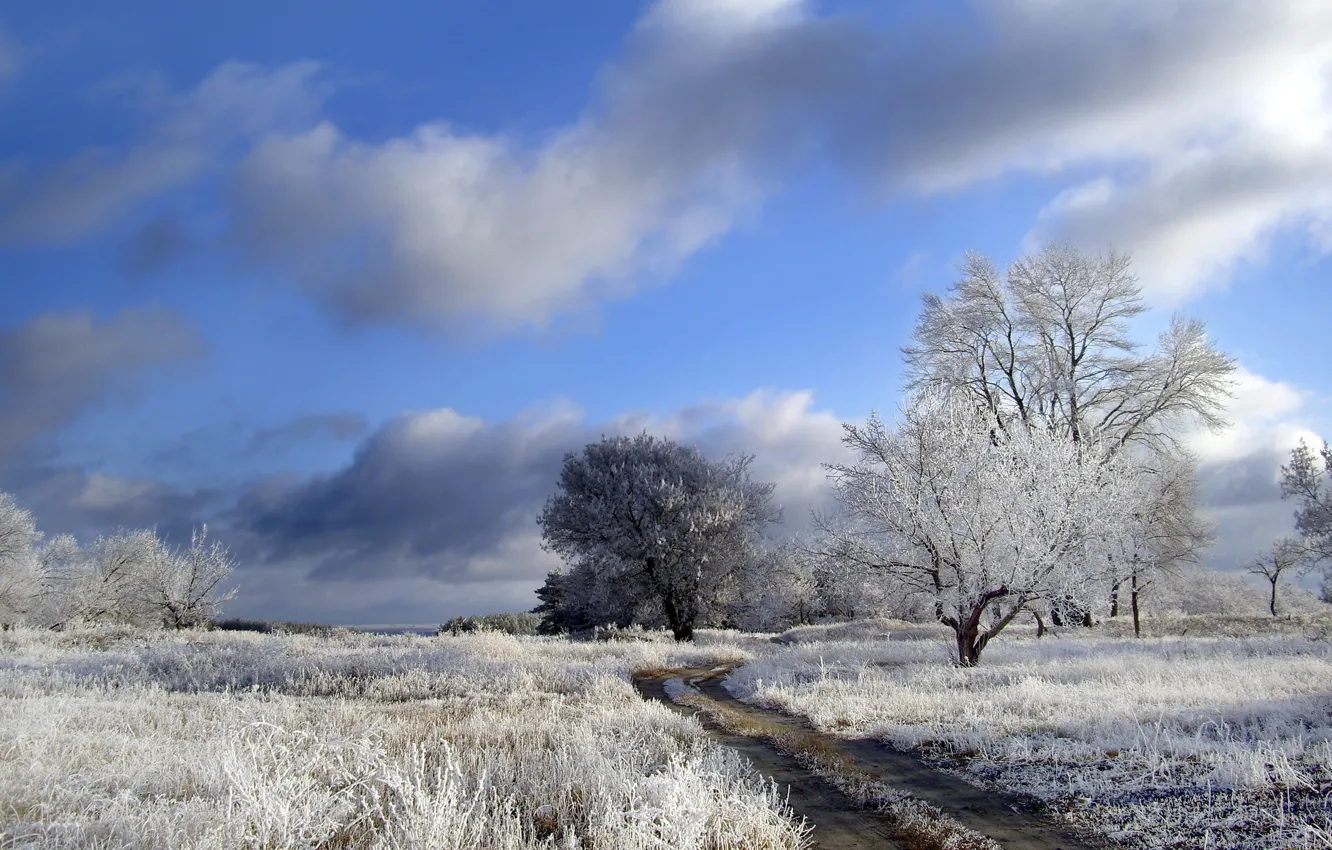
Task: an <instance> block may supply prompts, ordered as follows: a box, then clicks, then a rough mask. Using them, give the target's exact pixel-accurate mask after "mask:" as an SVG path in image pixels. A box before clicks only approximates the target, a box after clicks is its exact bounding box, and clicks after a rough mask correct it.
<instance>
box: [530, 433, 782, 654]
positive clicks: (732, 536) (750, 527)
mask: <svg viewBox="0 0 1332 850" xmlns="http://www.w3.org/2000/svg"><path fill="white" fill-rule="evenodd" d="M750 461H751V458H750V457H737V458H731V459H728V460H725V461H709V460H708V459H707V458H706V457H704V456H703V453H702V452H700V451H699V450H698V449H696V448H693V447H689V446H681V445H679V444H677V443H675V442H673V441H671V440H667V439H660V438H657V437H653V436H650V435H648V434H646V433H644V434H640V435H638V436H636V437H609V438H603V439H601V440H600V441H598V442H595V443H589V444H588V445H587V446H585V447H584V448H583V450H582V452H580V453H570V454H568V455H566V456H565V458H564V466H563V468H562V469H561V471H560V477H559V481H558V482H557V488H558V489H557V491H556V493H555V494H554V495H552V496H551V497H550V498H549V499H548V500H547V501H546V504H545V507H544V508H543V509H542V511H541V515H540V516H539V517H538V519H537V521H538V523H539V524H540V525H541V529H542V544H543V546H544V547H545V548H546V549H547V550H549V551H552V552H555V553H557V554H559V555H560V556H561V557H563V558H564V560H565V561H566V562H567V563H568V564H569V565H570V567H571V572H570V573H569V575H570V576H571V577H572V576H574V575H581V576H583V577H584V578H583V580H584V581H586V582H589V583H592V584H594V585H596V586H598V587H601V588H608V589H611V591H612V593H613V595H615V596H618V597H621V598H622V599H625V600H628V601H631V602H632V603H633V604H635V605H639V604H643V603H655V604H657V605H659V606H660V609H661V612H662V615H663V616H664V618H665V621H666V623H667V625H668V626H669V627H670V629H671V632H672V633H673V634H674V635H675V638H676V639H677V640H691V639H692V638H693V634H694V629H695V626H696V625H697V624H698V623H699V621H700V618H702V617H703V616H705V615H706V614H707V613H708V611H709V609H710V607H711V605H712V604H713V602H714V600H716V599H717V598H718V597H719V596H720V595H721V593H722V591H723V590H724V588H725V586H726V584H727V583H728V582H730V581H731V580H732V579H733V578H734V572H735V570H736V569H737V568H738V567H739V566H740V565H741V564H743V563H744V562H745V560H746V559H747V557H748V554H749V547H751V546H752V545H753V544H754V542H755V540H756V538H757V537H758V535H759V533H760V531H761V529H762V528H763V527H764V526H765V525H766V524H767V523H769V522H772V521H775V520H776V519H777V518H778V515H779V512H778V510H777V509H776V508H775V507H774V506H773V504H772V490H773V485H771V484H762V483H758V482H754V481H751V480H750V478H749V464H750Z"/></svg>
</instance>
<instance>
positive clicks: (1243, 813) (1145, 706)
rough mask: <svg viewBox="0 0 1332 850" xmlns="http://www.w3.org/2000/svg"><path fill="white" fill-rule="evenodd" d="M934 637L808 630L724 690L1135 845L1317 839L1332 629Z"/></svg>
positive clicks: (1331, 782)
mask: <svg viewBox="0 0 1332 850" xmlns="http://www.w3.org/2000/svg"><path fill="white" fill-rule="evenodd" d="M950 652H951V646H950V645H949V644H947V643H944V642H941V641H935V640H916V641H901V642H898V641H893V640H888V641H883V640H879V641H855V642H835V641H828V642H811V643H802V644H798V645H796V646H794V647H791V648H788V649H782V650H775V651H773V652H771V653H769V654H768V655H767V656H765V657H763V658H760V659H757V660H754V661H751V662H749V663H748V664H746V665H745V666H744V667H742V668H740V669H739V670H738V671H737V672H736V673H734V674H733V675H732V676H731V677H730V678H729V679H728V681H727V686H728V687H729V688H730V689H731V691H732V692H733V693H735V694H736V695H737V696H739V697H741V698H743V699H746V700H748V701H750V702H753V703H756V704H759V705H763V706H766V707H770V708H778V709H782V710H784V711H788V712H790V713H793V714H797V715H803V716H805V717H808V718H809V719H810V720H811V721H812V722H813V723H814V725H815V726H816V727H818V728H820V729H823V730H827V731H832V732H836V733H837V734H842V735H848V736H871V737H876V738H879V739H881V740H884V741H887V742H889V743H891V744H893V745H894V746H896V747H899V748H902V749H913V750H916V751H918V752H921V753H922V754H925V755H927V756H933V757H936V758H939V759H942V760H946V761H951V762H952V763H953V764H954V765H956V766H959V767H962V768H963V769H965V770H966V771H967V772H968V773H970V774H971V775H972V776H973V777H975V778H976V779H978V780H981V781H987V782H993V783H995V784H996V785H998V786H999V787H1002V788H1005V789H1007V790H1010V791H1015V792H1020V793H1025V794H1031V795H1034V796H1037V797H1040V798H1042V799H1044V800H1046V801H1048V802H1050V803H1051V804H1052V805H1053V806H1054V807H1055V808H1056V809H1057V810H1061V811H1064V812H1065V813H1066V814H1067V815H1068V816H1069V817H1070V818H1071V819H1074V820H1080V821H1082V822H1084V823H1088V824H1089V825H1092V826H1094V827H1096V828H1098V829H1100V830H1102V831H1103V832H1106V833H1108V834H1110V835H1111V836H1112V837H1114V838H1116V839H1117V840H1120V841H1124V842H1127V843H1129V845H1130V846H1140V847H1195V846H1196V847H1204V846H1206V847H1211V848H1222V847H1235V848H1260V847H1264V848H1278V847H1280V848H1296V847H1299V848H1303V847H1320V846H1332V845H1328V844H1325V843H1320V842H1323V841H1325V839H1326V838H1327V836H1328V835H1329V834H1330V833H1332V642H1329V641H1328V640H1326V639H1324V638H1323V637H1322V636H1321V634H1320V635H1316V636H1312V637H1300V636H1286V635H1283V636H1266V637H1250V638H1230V639H1222V638H1191V637H1185V638H1161V639H1145V640H1134V639H1132V638H1128V639H1106V638H1076V639H1070V638H1068V637H1064V638H1060V639H1057V640H1055V639H1044V640H1039V641H1038V640H1008V641H1004V642H1001V643H997V644H994V645H992V646H991V647H990V648H989V649H988V650H987V651H986V655H985V658H984V660H983V662H982V666H980V667H978V668H971V669H968V668H960V667H956V666H953V665H951V664H949V663H948V661H947V659H948V658H949V657H950Z"/></svg>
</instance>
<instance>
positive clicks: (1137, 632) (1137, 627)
mask: <svg viewBox="0 0 1332 850" xmlns="http://www.w3.org/2000/svg"><path fill="white" fill-rule="evenodd" d="M1129 580H1130V582H1131V585H1130V589H1129V601H1130V603H1131V605H1132V607H1133V636H1134V637H1142V620H1141V619H1140V616H1139V613H1138V574H1137V573H1136V572H1135V573H1133V575H1132V576H1131V577H1130V579H1129Z"/></svg>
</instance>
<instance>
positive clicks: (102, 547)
mask: <svg viewBox="0 0 1332 850" xmlns="http://www.w3.org/2000/svg"><path fill="white" fill-rule="evenodd" d="M61 541H62V545H61V546H60V547H59V548H58V549H53V551H51V552H48V553H47V559H48V560H50V561H52V563H53V568H52V569H51V571H50V573H49V575H48V577H47V586H48V593H49V594H50V597H51V598H50V599H49V600H48V604H47V606H46V608H47V615H46V616H47V618H48V619H50V620H51V621H52V622H51V625H66V624H69V623H78V622H84V623H119V624H124V625H138V626H149V625H156V624H157V618H156V617H155V616H154V612H153V610H152V607H151V605H149V604H148V602H147V600H146V598H145V594H144V589H143V581H144V576H145V575H148V574H150V573H154V572H157V571H159V570H161V569H164V566H163V564H164V562H165V561H166V560H167V559H169V558H170V552H169V551H168V550H167V548H166V546H165V545H164V544H163V543H162V541H161V540H160V539H159V538H158V536H157V533H156V532H155V531H153V530H152V529H135V530H130V529H121V530H119V531H115V532H113V533H111V534H107V535H103V536H101V537H99V538H97V539H96V540H94V541H93V542H92V543H90V544H88V545H87V546H85V547H82V548H79V547H78V545H77V544H76V543H73V542H72V541H73V539H72V538H61ZM71 544H72V545H71ZM57 562H58V565H56V564H57Z"/></svg>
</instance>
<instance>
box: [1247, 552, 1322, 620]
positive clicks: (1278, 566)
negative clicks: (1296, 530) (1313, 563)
mask: <svg viewBox="0 0 1332 850" xmlns="http://www.w3.org/2000/svg"><path fill="white" fill-rule="evenodd" d="M1308 561H1309V546H1308V544H1307V543H1306V542H1305V541H1304V540H1302V539H1300V538H1298V537H1282V538H1281V539H1279V540H1276V541H1274V542H1273V543H1272V545H1271V546H1269V547H1268V548H1267V549H1266V550H1265V551H1264V552H1263V553H1262V554H1261V555H1259V556H1258V557H1256V558H1254V559H1253V560H1252V561H1250V562H1249V563H1248V564H1247V565H1246V572H1248V573H1249V575H1255V576H1262V578H1263V580H1264V581H1266V582H1267V584H1268V586H1269V587H1270V588H1271V592H1270V594H1269V595H1268V601H1267V610H1268V612H1269V613H1270V614H1271V615H1272V616H1273V617H1275V616H1276V615H1277V583H1278V582H1279V581H1281V577H1282V576H1283V575H1289V574H1290V573H1291V572H1294V571H1296V570H1299V569H1301V568H1302V567H1304V566H1305V565H1306V564H1308Z"/></svg>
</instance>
